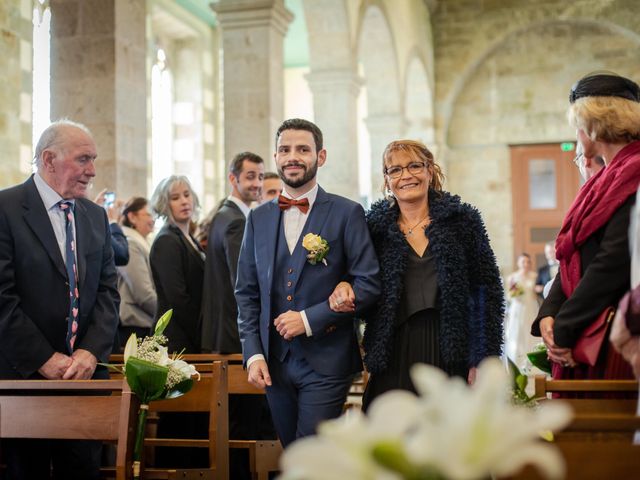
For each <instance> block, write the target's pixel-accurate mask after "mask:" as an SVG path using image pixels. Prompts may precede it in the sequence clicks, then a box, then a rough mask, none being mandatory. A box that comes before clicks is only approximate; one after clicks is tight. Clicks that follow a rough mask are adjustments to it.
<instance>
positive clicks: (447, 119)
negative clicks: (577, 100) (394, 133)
mask: <svg viewBox="0 0 640 480" xmlns="http://www.w3.org/2000/svg"><path fill="white" fill-rule="evenodd" d="M562 27H567V28H573V29H575V30H576V31H577V32H579V31H587V32H593V31H602V32H603V33H606V34H609V35H611V34H614V35H616V36H619V37H621V38H624V39H626V40H627V41H629V42H631V43H634V44H637V45H640V34H638V33H636V32H633V31H631V30H628V29H627V28H625V27H622V26H620V25H618V24H615V23H613V22H610V21H608V20H603V19H598V20H595V19H591V18H581V17H574V18H571V19H562V20H556V19H554V20H541V21H536V22H532V23H530V24H528V25H526V26H523V27H521V28H516V29H514V30H512V31H510V32H507V33H505V34H504V35H503V36H502V37H500V38H498V39H496V40H495V41H494V42H493V43H491V44H490V45H489V46H488V47H487V48H486V49H485V50H484V51H483V52H482V53H481V54H479V55H478V56H476V57H475V58H474V59H473V60H472V61H471V62H470V63H469V65H468V66H467V67H466V68H465V69H464V71H463V73H462V75H459V76H458V78H457V79H456V81H455V83H454V85H453V87H452V88H451V90H450V92H449V95H448V96H447V98H446V100H445V101H444V102H443V106H442V107H441V112H440V116H441V118H442V123H441V125H442V128H441V130H440V132H442V136H441V138H440V140H441V142H442V143H443V144H444V145H447V146H448V145H449V139H450V134H451V128H452V121H453V120H454V117H455V108H456V106H457V105H458V103H459V102H460V97H461V95H462V93H463V91H464V89H465V87H466V86H467V85H468V84H469V83H470V82H471V81H472V79H474V78H475V77H476V75H477V73H478V71H479V70H480V69H481V68H482V67H483V66H484V65H485V64H486V63H487V61H489V60H490V59H491V58H492V57H493V56H495V55H496V54H498V53H499V52H500V51H501V50H502V49H505V48H507V47H508V46H509V45H510V44H511V43H513V42H515V41H517V40H518V39H520V38H523V37H526V36H527V35H529V34H532V33H535V32H536V31H542V30H544V29H545V28H562ZM574 43H575V44H579V42H575V41H574ZM552 51H553V50H552ZM594 70H595V68H594ZM584 73H586V72H582V74H584ZM579 76H580V74H576V75H574V76H573V77H572V78H567V82H566V85H570V84H571V83H573V81H575V80H576V79H577V78H579ZM565 109H566V103H565V104H563V106H562V108H561V111H563V112H564V110H565Z"/></svg>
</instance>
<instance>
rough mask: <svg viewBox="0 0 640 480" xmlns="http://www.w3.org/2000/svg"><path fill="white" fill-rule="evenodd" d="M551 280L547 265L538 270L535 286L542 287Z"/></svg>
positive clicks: (549, 267)
mask: <svg viewBox="0 0 640 480" xmlns="http://www.w3.org/2000/svg"><path fill="white" fill-rule="evenodd" d="M550 280H551V266H550V265H549V264H547V265H545V266H543V267H540V268H539V269H538V277H537V278H536V285H542V286H543V287H544V286H545V285H546V284H547V283H549V281H550Z"/></svg>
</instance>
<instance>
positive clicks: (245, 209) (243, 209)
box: [227, 195, 251, 218]
mask: <svg viewBox="0 0 640 480" xmlns="http://www.w3.org/2000/svg"><path fill="white" fill-rule="evenodd" d="M227 200H229V201H231V202H233V203H235V204H236V205H237V206H238V208H239V209H240V211H241V212H242V214H243V215H244V216H245V218H246V217H248V216H249V212H250V211H251V207H247V205H246V204H245V203H244V202H243V201H242V200H240V199H239V198H237V197H234V196H233V195H229V196H228V197H227Z"/></svg>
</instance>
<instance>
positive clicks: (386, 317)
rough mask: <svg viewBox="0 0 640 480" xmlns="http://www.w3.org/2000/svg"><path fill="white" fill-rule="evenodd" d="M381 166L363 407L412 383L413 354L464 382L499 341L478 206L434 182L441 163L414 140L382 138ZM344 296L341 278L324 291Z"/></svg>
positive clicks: (497, 287)
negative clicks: (382, 192)
mask: <svg viewBox="0 0 640 480" xmlns="http://www.w3.org/2000/svg"><path fill="white" fill-rule="evenodd" d="M382 170H383V173H384V185H385V189H386V192H387V197H386V198H385V199H383V200H380V201H378V202H376V203H375V204H373V206H372V207H371V210H370V211H369V212H368V213H367V224H368V226H369V231H370V232H371V237H372V239H373V244H374V247H375V250H376V254H377V255H378V260H379V262H380V276H381V278H382V284H383V290H382V295H381V298H380V300H379V302H378V305H377V308H376V309H375V311H372V312H371V313H370V315H368V316H366V317H365V319H364V320H365V322H366V325H365V333H364V340H363V345H364V351H365V357H364V360H365V364H366V366H367V369H368V371H369V372H370V373H371V377H370V380H369V383H368V385H367V389H366V391H365V395H364V399H363V407H364V408H365V409H366V408H367V407H368V405H369V404H370V403H371V401H372V400H373V399H374V398H375V397H377V396H378V395H380V394H382V393H384V392H386V391H387V390H391V389H397V388H400V389H405V390H414V391H415V389H414V386H413V384H412V382H411V379H410V377H409V369H410V367H411V366H412V365H413V364H414V363H418V362H422V363H429V364H431V365H435V366H438V367H440V368H442V369H443V370H444V371H445V372H447V373H448V374H450V375H457V376H460V377H462V378H464V379H465V380H467V381H468V382H469V383H473V381H474V379H475V372H476V367H477V366H478V364H479V363H480V362H481V361H482V359H484V358H485V357H487V356H491V355H500V353H501V348H502V319H503V313H504V305H503V292H502V285H501V282H500V274H499V271H498V267H497V265H496V260H495V256H494V254H493V251H492V250H491V246H490V245H489V238H488V236H487V233H486V231H485V227H484V223H483V222H482V218H481V217H480V214H479V213H478V211H477V210H476V209H475V208H474V207H472V206H471V205H469V204H467V203H464V202H462V201H461V200H460V198H459V197H458V196H455V195H451V194H450V193H448V192H446V191H444V190H443V188H442V182H443V180H444V177H443V174H442V171H441V169H440V167H439V166H438V165H437V164H436V163H435V161H434V158H433V155H432V154H431V152H430V151H429V150H428V149H427V148H426V147H425V146H424V145H423V144H422V143H420V142H416V141H413V140H398V141H394V142H391V143H390V144H389V145H388V146H387V147H386V149H385V151H384V154H383V169H382ZM354 301H357V299H356V298H354V295H353V290H352V289H351V288H350V286H349V284H347V283H344V282H343V283H341V284H340V285H338V287H336V290H335V291H334V293H333V294H332V295H331V298H330V304H331V306H332V309H334V310H335V311H349V310H350V309H352V308H353V307H354Z"/></svg>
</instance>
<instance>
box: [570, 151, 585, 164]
mask: <svg viewBox="0 0 640 480" xmlns="http://www.w3.org/2000/svg"><path fill="white" fill-rule="evenodd" d="M583 157H584V155H583V154H582V153H579V154H577V155H576V156H575V157H573V163H575V164H576V167H579V166H580V165H582V158H583Z"/></svg>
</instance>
